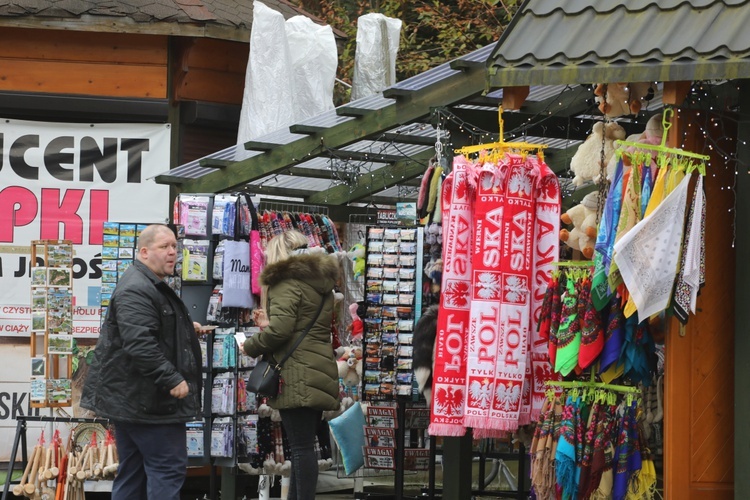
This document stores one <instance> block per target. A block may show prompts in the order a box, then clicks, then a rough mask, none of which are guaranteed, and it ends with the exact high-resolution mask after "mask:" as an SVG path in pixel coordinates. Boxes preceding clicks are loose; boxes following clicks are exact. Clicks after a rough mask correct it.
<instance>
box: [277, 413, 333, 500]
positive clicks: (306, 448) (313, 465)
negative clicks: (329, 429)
mask: <svg viewBox="0 0 750 500" xmlns="http://www.w3.org/2000/svg"><path fill="white" fill-rule="evenodd" d="M279 414H281V424H282V425H283V426H284V432H286V437H287V440H288V441H289V448H290V449H291V451H292V456H291V461H292V475H291V477H290V478H289V493H288V495H287V500H314V499H315V488H316V487H317V486H318V456H317V454H316V453H315V435H316V432H317V429H318V424H319V423H320V419H321V417H322V416H323V412H322V411H318V410H313V409H310V408H294V409H291V410H279Z"/></svg>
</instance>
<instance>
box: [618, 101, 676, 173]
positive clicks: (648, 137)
mask: <svg viewBox="0 0 750 500" xmlns="http://www.w3.org/2000/svg"><path fill="white" fill-rule="evenodd" d="M662 132H663V128H662V124H661V115H660V114H658V113H657V114H655V115H653V116H652V117H651V118H649V119H648V122H646V128H645V129H644V130H643V132H641V133H640V134H633V135H629V136H628V137H627V139H626V141H627V142H639V143H641V144H650V145H659V144H661V140H662ZM636 149H637V148H635V147H633V146H628V148H627V149H626V151H627V152H631V151H635V150H636ZM625 164H626V166H629V162H628V161H627V159H626V161H625ZM616 168H617V155H614V154H613V155H612V157H611V158H610V160H609V163H607V179H609V180H610V181H611V180H612V178H613V177H614V174H615V169H616ZM651 170H652V177H654V178H655V177H656V175H655V174H656V163H655V162H653V161H652V162H651Z"/></svg>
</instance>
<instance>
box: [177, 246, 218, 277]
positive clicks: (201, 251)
mask: <svg viewBox="0 0 750 500" xmlns="http://www.w3.org/2000/svg"><path fill="white" fill-rule="evenodd" d="M210 246H211V242H209V241H207V240H188V239H185V240H184V242H183V247H182V280H183V281H206V280H207V279H208V251H209V248H210Z"/></svg>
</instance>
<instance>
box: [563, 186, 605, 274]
mask: <svg viewBox="0 0 750 500" xmlns="http://www.w3.org/2000/svg"><path fill="white" fill-rule="evenodd" d="M598 203H599V193H598V192H597V191H593V192H591V193H589V194H587V195H586V196H584V197H583V199H582V200H581V203H579V204H578V205H576V206H574V207H573V208H571V209H570V210H568V211H567V212H565V213H564V214H562V216H561V217H560V219H561V220H562V222H563V223H565V224H573V229H571V230H570V231H568V230H567V229H562V230H560V240H562V241H563V242H565V244H567V245H568V246H569V247H570V248H572V249H573V250H580V251H581V253H582V254H583V256H584V257H586V258H587V259H590V258H591V257H593V256H594V246H595V245H596V210H597V208H598Z"/></svg>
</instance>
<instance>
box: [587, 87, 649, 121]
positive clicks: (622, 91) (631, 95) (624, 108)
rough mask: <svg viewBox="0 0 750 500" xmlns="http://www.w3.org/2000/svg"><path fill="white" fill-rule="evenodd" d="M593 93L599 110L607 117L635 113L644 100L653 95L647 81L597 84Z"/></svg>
mask: <svg viewBox="0 0 750 500" xmlns="http://www.w3.org/2000/svg"><path fill="white" fill-rule="evenodd" d="M594 95H595V96H596V97H595V100H596V103H597V104H598V107H599V111H601V112H602V114H603V115H604V116H606V117H608V118H616V117H618V116H623V115H637V114H638V112H639V111H640V110H641V108H642V106H643V101H644V100H649V99H650V98H651V97H649V96H653V89H652V87H651V84H650V83H648V82H635V83H622V82H620V83H608V84H602V83H600V84H598V85H597V86H596V87H595V88H594Z"/></svg>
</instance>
